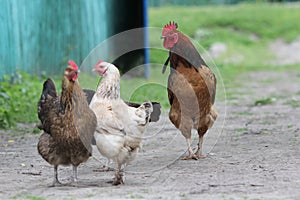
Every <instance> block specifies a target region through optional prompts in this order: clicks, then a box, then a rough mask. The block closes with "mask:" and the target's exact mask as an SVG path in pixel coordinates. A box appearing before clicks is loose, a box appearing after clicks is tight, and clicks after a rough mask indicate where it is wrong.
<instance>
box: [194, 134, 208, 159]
mask: <svg viewBox="0 0 300 200" xmlns="http://www.w3.org/2000/svg"><path fill="white" fill-rule="evenodd" d="M202 144H203V135H200V134H199V143H198V150H197V151H196V153H195V154H196V156H197V158H206V155H203V154H202Z"/></svg>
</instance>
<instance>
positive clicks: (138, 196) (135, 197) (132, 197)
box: [128, 194, 144, 199]
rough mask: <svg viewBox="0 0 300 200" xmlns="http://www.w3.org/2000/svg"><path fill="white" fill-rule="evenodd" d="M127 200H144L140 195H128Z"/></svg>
mask: <svg viewBox="0 0 300 200" xmlns="http://www.w3.org/2000/svg"><path fill="white" fill-rule="evenodd" d="M128 198H129V199H144V197H143V196H142V195H141V194H130V195H129V196H128Z"/></svg>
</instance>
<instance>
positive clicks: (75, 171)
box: [73, 166, 78, 183]
mask: <svg viewBox="0 0 300 200" xmlns="http://www.w3.org/2000/svg"><path fill="white" fill-rule="evenodd" d="M73 182H74V183H77V182H78V179H77V166H73Z"/></svg>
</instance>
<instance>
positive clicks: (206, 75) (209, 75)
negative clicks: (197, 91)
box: [200, 66, 217, 104]
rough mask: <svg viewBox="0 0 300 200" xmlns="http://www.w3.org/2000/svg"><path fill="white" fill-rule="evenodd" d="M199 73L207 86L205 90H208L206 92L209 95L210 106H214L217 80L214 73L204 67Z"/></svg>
mask: <svg viewBox="0 0 300 200" xmlns="http://www.w3.org/2000/svg"><path fill="white" fill-rule="evenodd" d="M200 73H201V75H202V77H203V79H204V80H205V83H206V85H207V88H208V91H209V94H210V101H211V103H212V104H214V103H215V96H216V85H217V79H216V77H215V75H214V73H213V72H212V71H211V70H210V68H208V67H206V66H202V68H200Z"/></svg>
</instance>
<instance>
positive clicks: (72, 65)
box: [68, 60, 78, 70]
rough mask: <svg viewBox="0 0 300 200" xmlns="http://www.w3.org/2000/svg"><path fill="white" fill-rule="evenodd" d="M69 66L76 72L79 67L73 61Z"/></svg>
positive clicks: (70, 61)
mask: <svg viewBox="0 0 300 200" xmlns="http://www.w3.org/2000/svg"><path fill="white" fill-rule="evenodd" d="M68 64H69V65H70V66H71V67H73V69H74V70H78V66H77V64H76V63H75V62H74V61H73V60H69V62H68Z"/></svg>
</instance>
